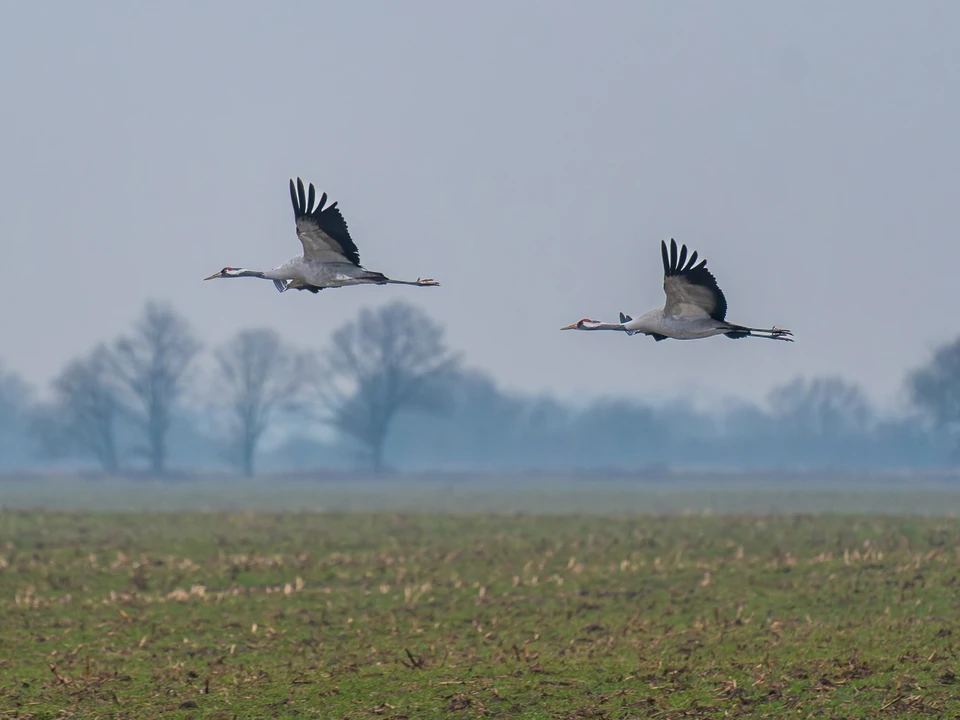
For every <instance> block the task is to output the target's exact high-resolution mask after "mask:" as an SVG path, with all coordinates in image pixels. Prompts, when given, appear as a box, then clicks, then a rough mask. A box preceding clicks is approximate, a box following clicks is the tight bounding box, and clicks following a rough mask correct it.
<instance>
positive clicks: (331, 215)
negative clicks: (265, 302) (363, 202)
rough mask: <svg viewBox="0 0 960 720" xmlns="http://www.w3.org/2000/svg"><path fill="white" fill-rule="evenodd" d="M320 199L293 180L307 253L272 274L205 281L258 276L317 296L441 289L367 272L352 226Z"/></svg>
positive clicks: (243, 273)
mask: <svg viewBox="0 0 960 720" xmlns="http://www.w3.org/2000/svg"><path fill="white" fill-rule="evenodd" d="M316 197H317V194H316V190H315V189H314V187H313V183H310V188H309V191H308V193H305V192H304V187H303V181H302V180H301V179H300V178H297V184H296V186H294V184H293V180H292V179H291V180H290V201H291V202H292V203H293V216H294V219H295V220H296V225H297V237H299V238H300V242H301V244H302V245H303V254H302V255H298V256H297V257H294V258H291V259H289V260H287V261H286V262H285V263H284V264H283V265H280V266H279V267H275V268H274V269H273V270H247V269H246V268H235V267H225V268H223V269H222V270H221V271H220V272H215V273H214V274H213V275H210V276H208V277H205V278H204V280H213V279H215V278H238V277H254V278H261V279H264V280H272V281H273V284H274V286H276V288H277V290H279V291H280V292H283V291H285V290H308V291H310V292H312V293H314V294H316V293H318V292H320V291H321V290H323V289H324V288H335V287H343V286H345V285H415V286H417V287H436V286H438V285H439V284H440V283H438V282H437V281H436V280H431V279H423V280H421V279H419V278H418V279H417V280H393V279H392V278H388V277H387V276H386V275H384V274H383V273H379V272H374V271H372V270H367V269H366V268H364V267H363V266H362V265H361V264H360V252H359V251H358V250H357V246H356V244H355V243H354V242H353V239H352V238H351V237H350V232H349V231H348V230H347V222H346V220H344V219H343V215H342V214H341V212H340V208H338V207H337V203H333V204H331V205H329V206H327V207H326V208H324V205H326V202H327V194H326V193H323V194H322V195H321V196H320V202H319V203H317V204H316V207H314V201H315V200H316Z"/></svg>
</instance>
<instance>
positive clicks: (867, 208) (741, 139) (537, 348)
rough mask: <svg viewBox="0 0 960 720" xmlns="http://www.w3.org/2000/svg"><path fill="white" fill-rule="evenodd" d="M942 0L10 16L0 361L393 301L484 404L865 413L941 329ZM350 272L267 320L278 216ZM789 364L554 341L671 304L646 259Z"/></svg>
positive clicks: (949, 141)
mask: <svg viewBox="0 0 960 720" xmlns="http://www.w3.org/2000/svg"><path fill="white" fill-rule="evenodd" d="M958 27H960V3H955V2H949V1H947V0H944V1H943V2H932V1H931V2H916V3H905V2H892V1H886V2H853V1H849V0H848V1H847V2H844V3H836V2H805V3H786V2H778V3H774V2H769V1H768V0H758V1H757V2H727V3H719V2H682V3H678V2H671V1H666V0H664V1H663V2H636V1H630V2H596V3H593V2H591V3H587V2H577V3H574V2H560V1H558V0H543V1H541V2H529V1H527V2H524V1H521V2H507V1H505V0H485V1H484V2H472V3H458V2H446V1H439V0H438V1H437V2H402V3H400V2H358V1H355V0H350V1H347V2H336V3H334V2H324V3H316V2H297V1H294V0H289V1H288V2H285V3H262V2H257V3H253V2H230V3H227V2H218V3H214V2H199V3H188V2H182V1H181V2H168V3H130V2H98V3H72V2H71V3H67V2H43V3H41V2H20V3H12V2H9V3H4V4H3V5H2V6H0V94H2V96H0V107H2V112H0V260H2V266H3V268H2V269H3V274H4V281H3V283H2V284H0V323H2V329H3V334H2V337H3V344H2V346H0V358H2V360H3V361H4V362H5V363H6V365H7V366H9V367H10V368H12V369H14V370H16V371H18V372H20V373H22V374H23V375H24V376H25V377H26V378H27V379H29V380H31V381H34V382H37V383H45V382H46V381H47V380H49V379H50V378H51V377H52V376H53V375H54V374H55V373H56V372H57V371H58V370H59V368H60V367H61V366H62V365H63V363H64V362H65V361H66V360H67V359H68V358H70V357H71V356H74V355H75V354H78V353H81V352H85V351H86V350H88V349H89V348H90V347H92V346H93V345H94V344H95V343H96V342H98V341H100V340H103V339H108V338H111V337H113V336H114V335H116V334H117V333H118V332H121V331H123V330H125V329H126V328H127V327H128V326H129V325H130V323H131V321H132V320H133V319H134V318H135V316H136V315H137V314H138V313H139V312H140V310H141V307H142V304H143V302H144V301H145V300H147V299H148V298H163V299H170V300H171V301H172V302H173V303H174V304H175V306H176V307H177V308H178V309H179V310H180V311H182V312H183V313H185V314H186V315H187V316H188V317H189V318H190V320H191V321H192V323H193V324H194V326H195V328H196V330H197V331H198V333H199V334H200V335H202V336H203V338H204V339H205V341H206V342H208V343H210V344H216V343H219V342H221V341H223V340H224V339H226V338H227V337H228V336H229V335H230V334H232V333H233V332H234V331H236V330H238V329H240V328H244V327H249V326H262V325H269V326H273V327H275V328H277V329H278V330H279V331H281V332H282V333H283V334H284V335H285V336H287V337H288V338H289V339H290V340H291V341H294V342H297V343H299V344H301V345H303V346H313V347H322V345H323V343H324V342H325V341H326V339H327V338H328V336H329V334H330V332H331V331H332V330H333V329H334V328H335V327H336V326H337V325H339V324H340V323H341V322H343V321H344V320H346V319H348V318H352V317H353V316H354V315H355V314H356V312H357V311H358V310H359V309H360V308H361V307H364V306H371V305H377V304H380V303H384V302H388V301H392V300H399V299H404V300H409V301H411V302H413V303H416V304H417V305H419V306H421V307H422V308H423V309H424V310H426V311H427V312H429V313H430V314H431V315H433V316H434V317H436V318H437V319H438V320H439V321H441V322H442V323H443V324H444V325H445V326H446V327H447V329H448V333H449V335H448V337H449V341H450V344H451V345H452V346H453V347H454V348H456V349H458V350H460V351H462V352H463V353H464V356H465V359H466V360H467V361H468V362H469V363H470V364H472V365H475V366H479V367H482V368H485V369H487V370H489V371H491V372H492V373H494V374H495V375H496V376H497V377H498V378H499V379H500V380H501V381H502V382H503V383H504V384H505V385H506V386H508V387H511V388H522V389H527V390H551V391H554V392H557V393H559V394H562V395H570V394H574V393H589V394H602V393H611V392H617V391H620V390H622V391H623V392H629V393H636V394H647V393H657V394H662V393H668V394H673V393H676V392H686V391H691V392H695V391H699V392H703V393H710V394H713V393H730V394H737V395H744V396H748V397H759V396H761V395H762V394H764V393H765V392H766V391H767V390H768V389H769V388H770V387H771V386H773V385H775V384H777V383H780V382H784V381H786V380H789V379H791V378H792V377H794V376H796V375H798V374H799V375H818V374H842V375H844V376H847V377H849V378H853V379H858V380H860V381H861V382H863V384H864V385H865V387H866V388H867V389H868V391H869V392H870V393H871V394H872V395H874V396H875V397H877V398H878V399H884V400H888V399H891V398H895V397H896V394H897V393H898V392H899V389H900V387H901V380H902V376H903V373H904V371H905V370H906V369H907V368H909V367H911V366H913V365H916V364H917V363H919V362H922V361H923V360H924V359H925V358H926V357H927V355H928V353H929V352H930V350H931V349H932V348H933V347H934V346H935V345H936V344H937V343H939V342H941V341H943V340H946V339H952V338H953V337H955V336H956V335H958V334H960V317H958V314H957V309H958V307H957V301H956V298H957V285H958V281H957V278H956V269H955V268H956V266H957V264H958V263H960V242H958V237H957V231H958V227H960V140H958V132H960V44H958V43H957V40H956V33H957V28H958ZM297 175H300V176H302V177H303V178H304V180H306V181H312V182H314V183H315V184H317V185H318V188H319V189H321V190H325V191H326V192H327V193H329V195H330V197H331V199H332V200H337V201H338V202H339V203H340V207H341V209H342V211H343V213H344V216H345V217H346V219H347V222H348V224H349V226H350V230H351V233H352V235H353V237H354V239H355V241H356V242H357V245H358V246H359V248H360V255H361V260H362V262H363V263H364V265H366V266H367V267H368V268H370V269H372V270H379V271H382V272H385V273H386V274H388V275H390V276H392V277H397V278H401V279H407V278H408V279H414V278H416V277H418V276H424V277H434V278H436V279H438V280H439V281H440V282H441V283H442V287H441V288H439V289H418V288H406V287H354V288H346V289H339V290H326V291H323V292H321V293H320V294H318V295H311V294H309V293H304V292H299V293H295V292H289V293H284V294H282V295H281V294H279V293H277V292H276V290H275V289H274V288H273V286H272V285H271V284H270V283H268V282H264V281H259V280H223V281H215V282H206V283H204V282H201V278H202V277H204V276H205V275H208V274H210V273H212V272H215V271H217V270H219V269H220V268H221V267H223V266H224V265H234V266H243V267H249V268H257V269H265V268H270V267H274V266H276V265H279V264H280V263H281V262H283V261H284V260H286V259H287V258H289V257H291V256H293V255H296V254H297V253H299V252H300V250H301V248H300V244H299V242H298V241H297V238H296V235H295V234H294V227H293V213H292V210H291V207H290V200H289V197H288V191H287V181H288V179H289V178H290V177H295V176H297ZM669 237H675V238H677V240H678V241H682V242H686V243H687V244H688V245H690V246H691V249H696V250H697V251H698V252H699V253H700V255H701V256H702V257H706V258H707V259H708V261H709V266H710V268H711V269H712V270H713V272H714V274H715V275H716V276H717V279H718V281H719V283H720V286H721V287H722V288H723V290H724V292H725V293H726V296H727V300H728V303H729V307H730V310H729V314H728V318H729V319H730V320H732V321H734V322H740V323H744V324H750V325H757V326H769V325H772V324H777V325H780V326H781V327H788V328H791V329H792V330H793V331H794V332H795V333H796V338H797V342H796V343H795V344H794V345H789V344H786V343H772V342H766V341H760V340H740V341H736V342H733V341H730V340H727V339H726V338H722V337H721V338H712V339H709V340H702V341H695V342H676V341H667V342H662V343H654V341H653V340H652V339H650V338H645V337H641V336H638V337H632V338H628V337H625V336H622V335H620V334H614V333H573V332H560V331H559V328H560V327H561V326H562V325H565V324H567V323H570V322H573V321H575V320H577V319H579V318H581V317H593V318H599V319H604V320H615V319H616V317H617V313H618V311H620V310H623V311H625V312H627V313H630V314H633V315H636V314H639V313H641V312H643V311H645V310H648V309H650V308H652V307H655V306H658V305H660V304H661V303H662V301H663V295H662V289H661V281H662V269H661V265H660V255H659V242H660V239H661V238H669Z"/></svg>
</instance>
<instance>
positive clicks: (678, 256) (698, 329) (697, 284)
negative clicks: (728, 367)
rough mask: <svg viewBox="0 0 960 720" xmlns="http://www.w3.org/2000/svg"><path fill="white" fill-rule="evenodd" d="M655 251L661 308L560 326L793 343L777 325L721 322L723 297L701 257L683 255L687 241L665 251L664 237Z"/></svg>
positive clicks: (683, 337) (657, 336)
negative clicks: (662, 300) (660, 263)
mask: <svg viewBox="0 0 960 720" xmlns="http://www.w3.org/2000/svg"><path fill="white" fill-rule="evenodd" d="M660 254H661V258H662V260H663V292H664V294H665V295H666V302H665V303H664V305H663V307H662V308H657V309H655V310H651V311H650V312H647V313H644V314H643V315H641V316H640V317H638V318H637V319H635V320H634V319H633V318H631V317H630V316H629V315H625V314H624V313H620V322H619V323H604V322H600V321H598V320H591V319H589V318H584V319H582V320H579V321H578V322H575V323H573V324H571V325H567V326H566V327H563V328H561V330H618V331H621V332H625V333H627V334H628V335H635V334H636V333H643V334H644V335H650V336H651V337H653V339H654V340H656V341H657V342H659V341H661V340H666V339H667V338H674V339H676V340H696V339H699V338H706V337H711V336H713V335H726V336H727V337H729V338H733V339H738V338H744V337H762V338H767V339H768V340H783V341H785V342H793V338H792V335H793V333H792V332H790V331H789V330H784V329H782V328H778V327H773V328H770V329H769V330H764V329H761V328H753V327H747V326H746V325H737V324H735V323H731V322H727V319H726V318H727V299H726V298H725V297H724V295H723V291H722V290H721V289H720V287H719V286H718V285H717V281H716V279H715V278H714V277H713V274H712V273H711V272H710V271H709V270H707V261H706V260H701V261H700V262H699V263H697V259H698V258H697V253H696V251H694V252H693V253H691V254H690V255H689V257H688V256H687V246H686V245H683V246H681V248H680V251H679V253H678V252H677V242H676V240H673V239H671V240H670V251H669V252H667V244H666V242H664V241H661V242H660Z"/></svg>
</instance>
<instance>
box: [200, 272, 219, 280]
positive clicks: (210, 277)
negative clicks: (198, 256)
mask: <svg viewBox="0 0 960 720" xmlns="http://www.w3.org/2000/svg"><path fill="white" fill-rule="evenodd" d="M218 277H223V271H222V270H221V271H220V272H215V273H214V274H213V275H208V276H207V277H205V278H204V280H213V279H214V278H218Z"/></svg>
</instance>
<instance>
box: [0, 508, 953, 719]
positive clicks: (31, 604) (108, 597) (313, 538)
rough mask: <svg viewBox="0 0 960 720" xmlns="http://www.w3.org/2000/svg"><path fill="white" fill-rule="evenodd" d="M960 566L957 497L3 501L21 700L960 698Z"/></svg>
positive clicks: (843, 707) (263, 709)
mask: <svg viewBox="0 0 960 720" xmlns="http://www.w3.org/2000/svg"><path fill="white" fill-rule="evenodd" d="M958 578H960V523H958V521H956V520H954V519H947V518H942V517H941V518H923V517H912V518H906V517H900V518H892V517H887V518H881V517H871V516H862V515H860V516H819V517H818V516H810V515H792V516H791V515H778V516H767V517H761V516H744V515H739V516H738V515H728V516H718V515H707V516H704V515H699V516H690V515H688V516H669V517H667V516H659V517H657V516H637V515H634V516H632V517H626V516H602V515H583V514H581V515H562V516H561V515H544V514H541V515H512V516H504V515H493V514H463V513H461V514H452V513H445V514H432V513H427V514H398V513H362V512H351V513H283V514H279V513H267V512H262V513H236V514H226V513H154V514H145V513H141V514H136V513H112V514H96V513H88V512H80V513H69V512H61V511H50V510H47V511H40V512H34V511H19V510H6V511H3V512H0V718H6V717H10V718H61V717H62V718H98V717H99V718H159V717H164V718H168V717H169V718H177V717H183V718H187V717H189V718H201V717H202V718H223V719H225V720H226V719H229V718H234V717H236V718H273V717H320V718H394V719H399V718H410V719H411V720H414V719H417V718H434V717H436V718H448V717H454V718H459V717H462V718H470V717H491V718H495V717H500V718H647V717H650V718H703V717H709V718H721V717H777V718H782V717H798V718H800V717H803V718H807V717H823V718H877V717H881V718H894V717H902V718H908V717H909V718H915V717H957V716H960V683H957V677H958V675H960V670H958V666H957V663H958V657H957V646H956V641H957V638H958V637H960V628H958V627H957V617H958V605H960V583H958V582H957V581H958ZM955 633H956V635H955Z"/></svg>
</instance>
